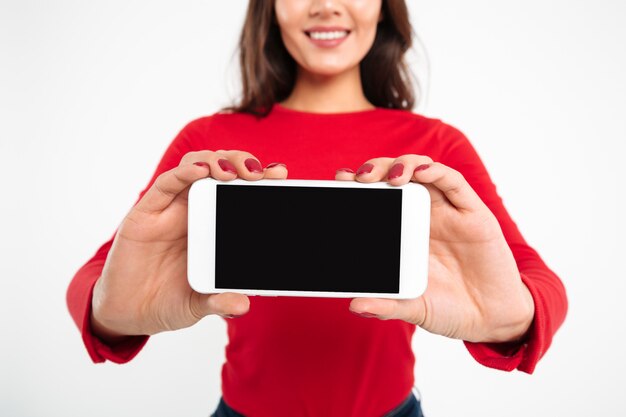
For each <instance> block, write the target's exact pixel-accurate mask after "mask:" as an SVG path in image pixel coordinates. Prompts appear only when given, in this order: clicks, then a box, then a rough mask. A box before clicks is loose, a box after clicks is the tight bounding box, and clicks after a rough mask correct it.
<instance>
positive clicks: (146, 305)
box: [91, 150, 287, 342]
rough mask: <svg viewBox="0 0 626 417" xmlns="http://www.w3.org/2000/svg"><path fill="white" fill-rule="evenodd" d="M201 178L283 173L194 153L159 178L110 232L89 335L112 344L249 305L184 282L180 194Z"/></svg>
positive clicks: (222, 154) (183, 201)
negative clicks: (133, 336) (202, 290)
mask: <svg viewBox="0 0 626 417" xmlns="http://www.w3.org/2000/svg"><path fill="white" fill-rule="evenodd" d="M206 177H211V178H215V179H217V180H225V181H226V180H232V179H235V178H241V179H245V180H251V181H255V180H260V179H268V178H269V179H285V178H287V168H286V167H285V165H284V164H270V165H268V166H267V167H266V168H265V169H263V168H262V167H261V164H260V163H259V162H258V160H257V159H256V158H255V157H254V156H253V155H252V154H250V153H247V152H243V151H224V150H219V151H216V152H213V151H200V152H190V153H188V154H186V155H185V156H184V157H183V158H182V159H181V161H180V164H179V165H178V167H176V168H174V169H171V170H169V171H166V172H164V173H162V174H161V175H159V176H158V177H157V179H156V180H155V181H154V183H153V184H152V186H151V187H150V188H149V189H148V191H147V192H146V193H145V195H144V196H143V197H142V198H141V200H139V201H138V202H137V204H136V205H135V206H134V207H133V208H132V209H131V210H130V212H129V213H128V214H127V215H126V217H125V218H124V220H123V221H122V223H121V225H120V227H119V228H118V230H117V233H116V236H115V239H114V241H113V245H112V247H111V249H110V251H109V253H108V256H107V260H106V262H105V264H104V268H103V270H102V275H101V276H100V278H99V279H98V281H97V282H96V285H95V287H94V291H93V299H92V306H93V308H92V315H91V323H92V330H93V332H94V334H96V335H97V336H99V337H100V338H102V339H104V340H107V341H109V342H115V341H116V340H119V339H120V338H122V337H124V336H130V335H153V334H155V333H159V332H162V331H165V330H175V329H180V328H183V327H188V326H191V325H193V324H195V323H196V322H198V321H199V320H200V319H201V318H203V317H204V316H207V315H209V314H219V315H221V316H224V317H232V316H238V315H242V314H245V313H246V312H247V311H248V309H249V306H250V301H249V299H248V297H247V296H245V295H243V294H237V293H221V294H200V293H198V292H196V291H194V290H193V289H192V288H191V287H190V286H189V283H188V281H187V197H188V194H189V187H190V186H191V184H192V183H193V182H194V181H196V180H199V179H201V178H206ZM243 239H245V238H244V237H243V236H242V240H243Z"/></svg>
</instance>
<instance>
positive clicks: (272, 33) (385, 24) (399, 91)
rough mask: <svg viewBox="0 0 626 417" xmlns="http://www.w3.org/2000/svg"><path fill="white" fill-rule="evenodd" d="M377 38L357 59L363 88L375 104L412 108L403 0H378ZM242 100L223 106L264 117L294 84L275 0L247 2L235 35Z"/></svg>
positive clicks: (294, 69) (408, 29)
mask: <svg viewBox="0 0 626 417" xmlns="http://www.w3.org/2000/svg"><path fill="white" fill-rule="evenodd" d="M382 16H383V18H382V20H381V21H380V22H378V27H377V29H376V38H375V39H374V43H373V45H372V47H371V49H370V50H369V51H368V53H367V54H366V55H365V57H364V58H363V59H362V60H361V62H360V64H359V66H360V72H361V83H362V87H363V92H364V94H365V97H366V98H367V100H368V101H369V102H370V103H372V104H373V105H375V106H376V107H385V108H392V109H401V110H411V109H412V108H413V106H414V105H415V101H416V96H415V93H414V90H413V83H412V82H411V75H412V74H411V71H410V68H409V66H408V65H407V64H406V62H405V60H404V54H405V53H406V52H407V51H408V50H409V49H410V48H411V45H412V34H413V29H412V27H411V23H410V21H409V13H408V10H407V7H406V4H405V1H404V0H382ZM239 65H240V69H241V81H242V95H241V99H240V101H239V102H238V103H237V104H236V105H234V106H231V107H227V108H225V109H224V110H228V111H234V112H242V113H251V114H254V115H257V116H266V115H267V114H268V113H269V112H270V110H271V107H272V105H273V104H274V103H276V102H279V101H282V100H285V99H286V98H287V97H288V96H289V94H290V93H291V91H292V90H293V87H294V85H295V81H296V74H297V64H296V61H295V60H294V59H293V57H292V56H291V55H290V54H289V52H288V51H287V48H285V45H284V43H283V41H282V38H281V35H280V28H279V27H278V23H277V21H276V18H275V11H274V1H273V0H250V2H249V3H248V11H247V13H246V19H245V21H244V24H243V29H242V31H241V36H240V38H239Z"/></svg>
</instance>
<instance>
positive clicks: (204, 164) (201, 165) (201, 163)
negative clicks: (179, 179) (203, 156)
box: [193, 161, 209, 168]
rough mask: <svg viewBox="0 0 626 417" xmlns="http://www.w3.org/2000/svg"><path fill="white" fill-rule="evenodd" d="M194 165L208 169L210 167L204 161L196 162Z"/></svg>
mask: <svg viewBox="0 0 626 417" xmlns="http://www.w3.org/2000/svg"><path fill="white" fill-rule="evenodd" d="M193 164H194V165H196V166H199V167H205V168H208V167H209V164H207V163H206V162H204V161H198V162H194V163H193Z"/></svg>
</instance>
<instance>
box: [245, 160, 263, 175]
mask: <svg viewBox="0 0 626 417" xmlns="http://www.w3.org/2000/svg"><path fill="white" fill-rule="evenodd" d="M244 165H245V166H246V168H248V171H250V172H263V168H262V167H261V164H260V163H259V161H257V160H256V159H254V158H248V159H246V160H245V161H244Z"/></svg>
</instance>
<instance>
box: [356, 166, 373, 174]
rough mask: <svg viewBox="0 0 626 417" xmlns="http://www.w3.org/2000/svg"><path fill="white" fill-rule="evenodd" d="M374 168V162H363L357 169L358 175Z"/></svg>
mask: <svg viewBox="0 0 626 417" xmlns="http://www.w3.org/2000/svg"><path fill="white" fill-rule="evenodd" d="M373 169H374V164H363V165H361V167H360V168H359V169H357V170H356V175H361V174H369V173H370V172H372V170H373Z"/></svg>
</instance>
